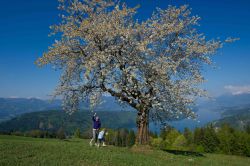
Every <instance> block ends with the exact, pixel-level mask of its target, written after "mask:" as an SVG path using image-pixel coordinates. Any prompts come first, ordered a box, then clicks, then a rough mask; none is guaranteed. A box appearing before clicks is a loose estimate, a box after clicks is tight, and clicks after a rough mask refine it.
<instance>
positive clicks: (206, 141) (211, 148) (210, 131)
mask: <svg viewBox="0 0 250 166" xmlns="http://www.w3.org/2000/svg"><path fill="white" fill-rule="evenodd" d="M201 143H202V146H203V147H204V150H205V152H215V151H217V150H218V149H219V143H220V141H219V139H218V137H217V135H216V133H215V129H214V127H213V126H212V125H209V126H207V127H206V128H205V132H204V138H203V140H201Z"/></svg>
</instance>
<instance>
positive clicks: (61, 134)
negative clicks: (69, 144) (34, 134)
mask: <svg viewBox="0 0 250 166" xmlns="http://www.w3.org/2000/svg"><path fill="white" fill-rule="evenodd" d="M56 137H57V138H58V139H65V138H66V134H65V131H64V129H63V127H60V128H59V129H58V131H57V133H56Z"/></svg>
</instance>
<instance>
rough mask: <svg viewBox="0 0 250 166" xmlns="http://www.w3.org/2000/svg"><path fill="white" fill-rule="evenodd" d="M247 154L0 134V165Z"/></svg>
mask: <svg viewBox="0 0 250 166" xmlns="http://www.w3.org/2000/svg"><path fill="white" fill-rule="evenodd" d="M249 163H250V158H247V157H240V156H229V155H218V154H204V157H195V156H185V155H174V154H171V153H167V152H163V151H159V150H153V149H149V148H148V147H147V148H142V147H133V148H131V149H129V148H119V147H113V146H108V147H105V148H97V147H90V146H89V144H88V140H82V139H70V140H64V141H61V140H57V139H35V138H26V137H16V136H0V165H10V166H14V165H24V166H29V165H32V166H34V165H46V166H47V165H53V166H54V165H67V166H68V165H84V166H85V165H108V166H110V165H114V166H119V165H122V166H123V165H124V166H125V165H128V166H133V165H135V166H140V165H143V166H144V165H150V166H151V165H157V166H158V165H164V166H165V165H175V166H176V165H213V166H217V165H218V166H223V165H235V166H239V165H248V164H249Z"/></svg>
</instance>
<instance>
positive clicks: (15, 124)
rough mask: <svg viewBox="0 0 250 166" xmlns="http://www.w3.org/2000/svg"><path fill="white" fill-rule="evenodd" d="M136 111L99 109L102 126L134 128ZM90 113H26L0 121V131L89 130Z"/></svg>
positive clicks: (90, 126)
mask: <svg viewBox="0 0 250 166" xmlns="http://www.w3.org/2000/svg"><path fill="white" fill-rule="evenodd" d="M135 115H136V113H135V112H131V111H120V112H114V111H101V112H98V116H99V117H100V118H101V122H102V127H106V128H113V129H115V128H128V129H131V128H135V127H136V125H135V118H136V116H135ZM91 118H92V113H91V112H90V111H79V112H76V113H74V114H72V115H69V114H67V113H65V112H63V111H55V110H53V111H42V112H33V113H26V114H23V115H20V116H18V117H15V118H13V119H11V120H8V121H5V122H2V123H0V132H15V131H20V132H26V131H31V130H36V129H39V130H48V131H57V130H58V129H59V128H60V127H63V128H64V130H65V132H66V133H67V134H72V133H74V131H75V130H76V129H77V128H79V129H80V130H81V131H87V130H91V128H92V119H91Z"/></svg>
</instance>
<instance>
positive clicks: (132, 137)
mask: <svg viewBox="0 0 250 166" xmlns="http://www.w3.org/2000/svg"><path fill="white" fill-rule="evenodd" d="M134 144H135V132H134V130H130V131H129V135H128V146H133V145H134Z"/></svg>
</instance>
